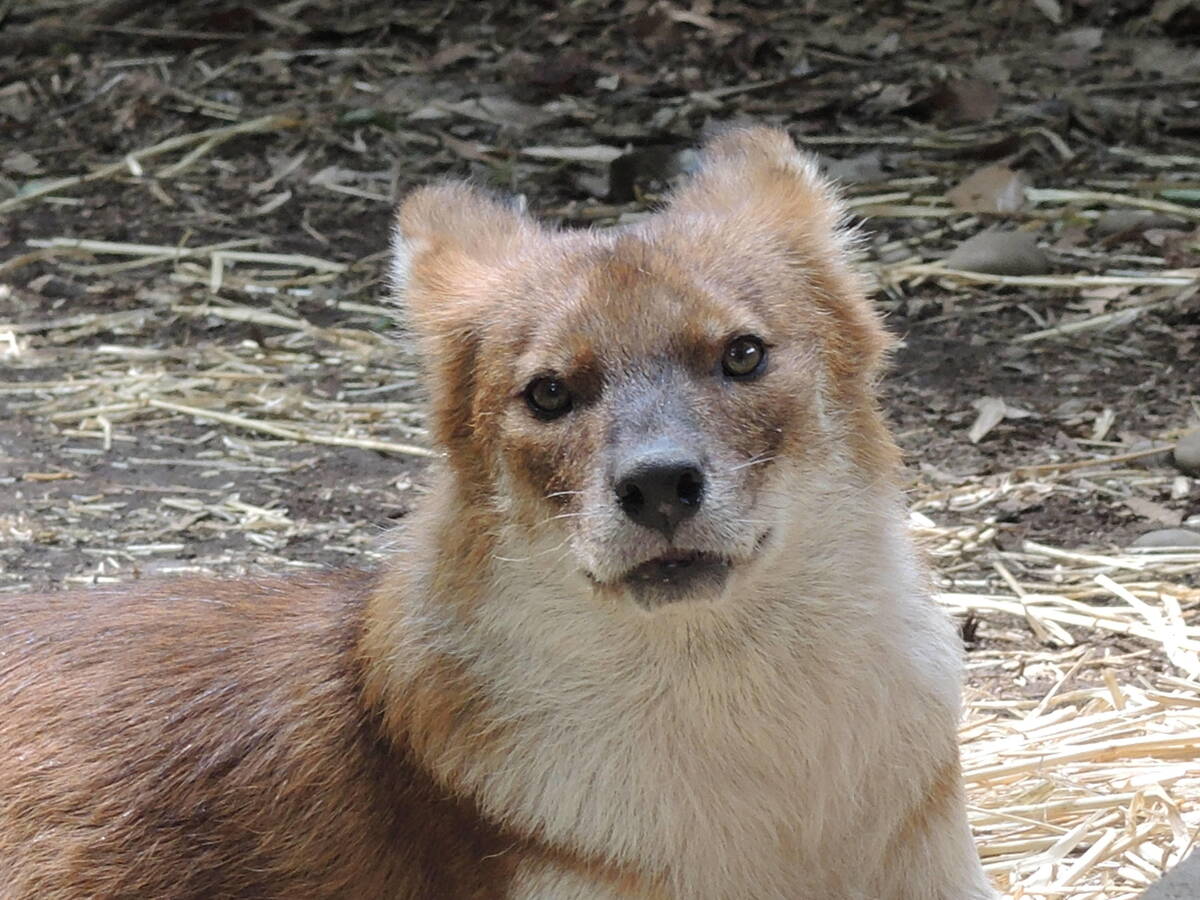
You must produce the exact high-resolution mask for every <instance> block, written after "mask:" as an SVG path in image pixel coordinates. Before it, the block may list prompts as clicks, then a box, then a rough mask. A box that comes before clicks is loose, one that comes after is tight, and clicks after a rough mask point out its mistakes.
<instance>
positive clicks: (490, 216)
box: [391, 182, 537, 336]
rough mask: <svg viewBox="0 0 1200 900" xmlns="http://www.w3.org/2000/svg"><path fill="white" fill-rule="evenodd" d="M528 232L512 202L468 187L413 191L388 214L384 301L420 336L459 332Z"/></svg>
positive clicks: (458, 185)
mask: <svg viewBox="0 0 1200 900" xmlns="http://www.w3.org/2000/svg"><path fill="white" fill-rule="evenodd" d="M536 232H537V226H536V225H535V224H534V222H533V221H532V220H531V219H530V218H529V217H528V216H526V215H525V214H524V213H523V212H522V211H520V210H519V209H518V208H517V207H516V206H515V205H514V204H510V203H505V202H504V201H502V200H500V199H498V198H496V197H493V196H491V195H489V194H487V193H485V192H484V191H482V190H480V189H478V188H476V187H474V186H472V185H469V184H465V183H462V182H446V183H443V184H435V185H430V186H429V187H423V188H418V189H417V190H415V191H413V193H411V194H409V196H408V197H407V198H406V199H405V200H404V202H403V203H401V204H400V207H399V209H397V210H396V224H395V229H394V231H393V233H392V265H391V281H392V297H393V299H394V300H395V301H396V302H397V303H398V304H399V305H400V306H402V307H403V308H404V309H405V310H406V311H407V313H408V318H409V320H410V322H411V324H412V325H413V327H414V328H415V329H416V330H417V331H418V332H419V333H421V334H422V335H425V336H430V335H434V334H438V333H440V332H442V331H445V330H447V329H449V330H453V329H456V328H460V327H462V326H463V325H464V324H465V323H466V322H468V321H470V320H471V319H472V318H473V317H474V315H475V314H476V313H477V312H478V310H479V308H480V307H481V306H482V305H483V304H484V303H486V300H487V295H488V291H487V284H488V282H489V280H491V279H493V278H494V277H495V271H496V270H497V269H499V268H500V267H501V266H502V265H503V263H504V262H505V261H506V260H508V259H510V258H511V257H512V256H514V255H516V253H517V252H518V250H519V249H520V247H521V246H522V245H523V244H525V243H526V242H527V241H528V240H529V239H530V238H531V237H532V236H533V235H534V234H535V233H536Z"/></svg>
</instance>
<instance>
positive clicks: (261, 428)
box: [146, 398, 438, 457]
mask: <svg viewBox="0 0 1200 900" xmlns="http://www.w3.org/2000/svg"><path fill="white" fill-rule="evenodd" d="M146 405H147V406H153V407H155V408H156V409H168V410H171V411H173V412H177V413H183V414H184V415H188V416H195V417H196V418H198V419H211V420H212V421H214V422H222V423H224V424H226V425H234V426H236V427H238V428H244V429H246V430H247V431H257V432H261V433H263V434H270V435H274V436H275V437H280V438H285V439H287V440H289V441H299V442H301V443H305V442H307V443H310V444H329V445H331V446H334V447H358V448H359V449H362V450H378V451H380V452H381V453H396V454H400V455H402V456H420V457H436V456H437V455H438V454H437V452H436V451H433V450H430V449H429V448H428V447H418V446H416V445H415V444H394V443H391V442H389V441H376V440H372V439H370V438H352V437H340V436H339V435H335V434H320V433H318V432H315V431H308V430H305V429H300V428H287V427H285V426H282V425H273V424H271V423H270V422H263V421H261V420H258V419H247V418H243V417H242V416H235V415H231V414H230V413H223V412H217V411H216V410H213V409H202V408H200V407H198V406H185V405H184V404H182V403H170V402H168V401H166V400H156V399H154V398H150V399H148V400H146Z"/></svg>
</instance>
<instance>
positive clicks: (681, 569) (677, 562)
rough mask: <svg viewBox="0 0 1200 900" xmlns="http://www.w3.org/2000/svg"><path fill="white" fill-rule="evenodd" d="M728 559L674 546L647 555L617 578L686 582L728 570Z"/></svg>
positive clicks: (672, 583) (657, 582) (640, 581)
mask: <svg viewBox="0 0 1200 900" xmlns="http://www.w3.org/2000/svg"><path fill="white" fill-rule="evenodd" d="M732 565H733V562H732V560H730V559H727V558H726V557H723V556H717V555H716V554H714V553H704V552H702V551H699V550H677V551H672V552H670V553H664V554H663V555H662V556H656V557H654V559H648V560H646V561H645V562H644V563H642V564H641V565H638V566H634V567H633V568H632V569H630V570H629V571H628V572H627V573H626V574H625V576H624V577H623V578H622V579H621V580H622V581H624V582H625V583H626V584H629V585H648V584H654V585H670V586H674V587H687V586H688V585H691V584H694V583H697V582H702V581H708V580H711V579H712V578H714V577H716V576H720V577H723V576H724V575H725V574H726V573H728V571H729V568H730V566H732Z"/></svg>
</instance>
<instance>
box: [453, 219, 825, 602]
mask: <svg viewBox="0 0 1200 900" xmlns="http://www.w3.org/2000/svg"><path fill="white" fill-rule="evenodd" d="M671 237H672V236H671V235H663V234H658V235H656V234H653V233H646V234H645V235H636V234H634V235H629V236H626V237H621V238H618V239H617V240H616V241H610V242H604V243H603V244H601V246H595V244H596V243H600V242H598V241H596V240H594V239H593V240H592V241H590V242H587V243H584V242H580V241H572V240H570V239H567V240H565V241H563V243H564V244H566V246H565V247H563V248H561V249H560V248H557V247H553V246H547V247H545V248H543V250H542V251H541V252H542V259H541V262H540V264H539V266H538V267H537V268H536V269H533V270H530V269H529V268H528V267H526V269H525V270H524V272H513V273H512V277H513V278H514V279H515V280H516V282H517V283H516V284H515V285H514V288H515V290H514V292H513V294H514V299H515V300H516V301H517V302H516V303H514V304H512V305H511V306H510V307H509V310H510V311H509V313H508V315H506V316H504V317H503V318H497V319H494V320H493V321H492V322H491V324H490V325H489V327H488V328H487V329H486V330H485V332H484V334H483V340H482V342H481V346H480V349H479V372H480V375H481V378H480V379H479V382H478V387H477V390H478V391H479V396H478V397H477V399H476V402H475V408H476V419H477V421H484V420H487V421H489V425H488V427H490V428H494V430H495V440H494V442H492V445H491V452H492V453H493V454H494V455H495V461H496V468H497V470H498V471H499V472H501V473H503V476H502V478H503V482H504V483H503V484H502V485H501V488H500V489H501V491H502V493H505V494H507V495H510V496H511V497H512V498H514V499H515V500H516V502H515V503H513V504H512V505H511V507H510V510H511V514H512V515H513V517H514V518H517V519H519V520H520V521H521V523H522V525H523V526H524V527H526V528H528V529H530V530H531V531H532V534H531V538H532V539H533V540H532V541H531V543H535V544H536V545H538V546H553V547H558V546H561V547H563V548H564V550H566V549H568V548H569V552H564V553H550V554H547V556H548V558H545V559H540V560H533V561H531V564H536V565H549V564H554V565H564V566H576V567H578V569H579V570H580V571H581V572H582V573H583V574H584V575H585V576H586V578H587V579H588V580H589V581H590V582H591V583H592V584H594V585H595V587H596V588H597V589H598V590H600V591H604V592H613V591H617V592H624V593H627V594H628V595H629V596H630V597H631V598H632V599H634V600H635V601H636V602H638V603H640V604H642V605H644V606H647V607H653V606H657V605H660V604H662V603H665V602H670V601H674V600H679V599H701V598H715V597H717V596H719V595H720V594H721V592H722V589H723V587H724V585H725V583H726V581H727V578H728V576H729V574H730V573H731V572H732V571H733V570H737V569H743V570H745V569H748V568H750V567H752V566H753V565H754V563H755V561H756V559H757V558H758V556H759V555H760V553H761V551H762V550H763V549H764V547H766V546H767V545H768V543H769V541H770V540H771V537H772V534H773V533H774V532H775V531H776V529H777V528H779V527H780V526H781V525H782V524H783V523H782V522H781V521H780V517H781V516H783V515H786V512H787V502H786V497H785V496H784V494H783V491H784V482H785V481H786V474H787V473H792V472H794V471H795V470H796V469H797V468H798V467H800V466H801V465H802V464H803V463H804V462H805V461H806V460H812V459H813V458H814V457H820V456H821V454H823V453H826V452H828V449H829V448H828V439H829V436H828V435H827V434H826V431H825V429H823V428H822V426H821V402H822V401H821V380H822V374H821V371H820V360H819V354H818V352H817V346H816V342H815V341H814V339H813V336H812V335H809V334H806V333H805V331H804V329H803V328H797V327H796V324H795V323H794V322H793V323H789V322H787V321H785V320H783V319H782V318H781V316H780V315H779V313H780V312H781V311H782V310H781V309H780V308H779V307H780V304H779V303H778V298H773V297H772V296H771V292H772V289H773V288H774V287H775V286H776V285H778V284H779V282H781V281H784V282H787V281H790V282H796V281H797V280H798V279H796V278H795V277H794V276H791V275H789V273H787V272H786V271H785V270H784V267H783V266H781V265H780V263H779V261H776V262H775V263H774V265H773V268H774V269H775V270H776V271H771V269H772V264H771V261H770V260H769V258H768V259H759V260H754V262H757V263H758V266H757V268H756V270H755V271H754V272H751V273H743V274H741V275H740V276H739V275H738V274H736V273H734V275H733V277H730V273H728V272H726V273H724V274H723V273H722V272H721V270H720V267H714V266H707V265H704V264H699V265H692V264H691V263H690V256H691V254H692V253H693V252H694V250H689V249H686V248H683V247H677V246H673V244H672V241H671V240H670V238H671ZM572 244H575V245H576V246H571V245H572ZM580 244H582V246H580ZM723 256H724V254H720V255H719V256H718V258H722V257H723ZM745 262H749V261H745ZM802 287H803V285H801V284H798V283H797V284H795V288H796V289H797V290H800V289H802ZM787 305H788V306H790V305H791V304H787Z"/></svg>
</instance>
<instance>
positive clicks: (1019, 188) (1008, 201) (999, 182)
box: [946, 164, 1028, 214]
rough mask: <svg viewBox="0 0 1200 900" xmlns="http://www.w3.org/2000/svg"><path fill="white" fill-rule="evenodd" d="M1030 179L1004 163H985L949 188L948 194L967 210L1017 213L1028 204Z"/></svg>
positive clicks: (951, 199)
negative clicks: (1027, 191) (1027, 190)
mask: <svg viewBox="0 0 1200 900" xmlns="http://www.w3.org/2000/svg"><path fill="white" fill-rule="evenodd" d="M1026 187H1028V182H1027V180H1026V178H1025V176H1024V175H1023V174H1022V173H1020V172H1014V171H1013V170H1012V169H1010V168H1009V167H1008V166H1005V165H999V164H998V165H993V166H984V167H983V168H982V169H978V170H976V171H975V172H972V173H971V174H970V175H968V176H967V178H966V179H965V180H963V181H962V182H961V183H960V184H959V185H957V186H956V187H954V188H951V189H950V190H949V191H947V192H946V198H947V199H948V200H949V201H950V202H951V203H953V204H954V205H955V206H956V207H957V208H958V209H961V210H963V211H964V212H982V213H1003V214H1008V213H1014V212H1016V211H1017V210H1019V209H1021V207H1023V206H1024V205H1025V188H1026Z"/></svg>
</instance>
